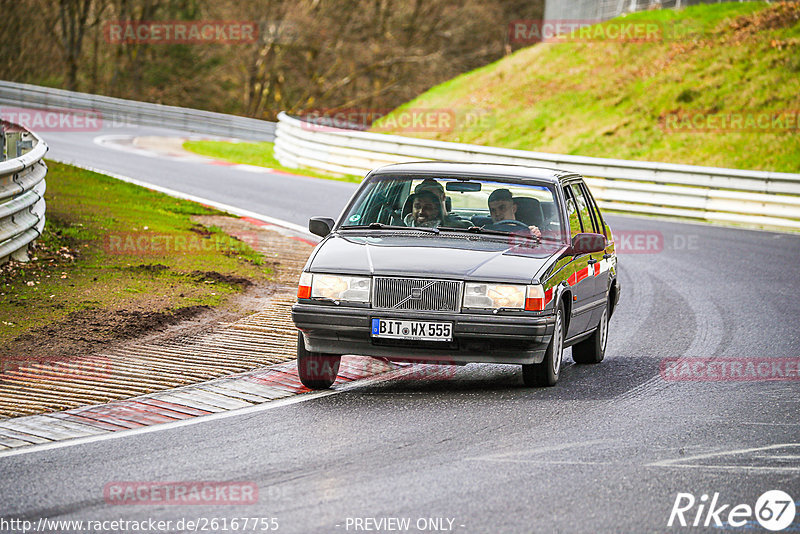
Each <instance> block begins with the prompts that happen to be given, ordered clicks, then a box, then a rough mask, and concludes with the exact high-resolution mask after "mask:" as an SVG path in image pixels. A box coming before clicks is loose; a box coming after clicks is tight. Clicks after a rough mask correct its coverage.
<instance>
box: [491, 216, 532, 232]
mask: <svg viewBox="0 0 800 534" xmlns="http://www.w3.org/2000/svg"><path fill="white" fill-rule="evenodd" d="M485 228H486V229H487V230H498V231H500V232H519V231H520V230H525V231H526V232H530V228H528V225H527V224H525V223H524V222H522V221H518V220H516V219H505V220H502V221H497V222H495V223H491V224H487V225H486V226H485Z"/></svg>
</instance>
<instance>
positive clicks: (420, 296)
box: [372, 277, 461, 312]
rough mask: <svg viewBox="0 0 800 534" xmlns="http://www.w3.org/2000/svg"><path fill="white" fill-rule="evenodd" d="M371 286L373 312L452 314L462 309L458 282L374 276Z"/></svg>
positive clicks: (459, 283)
mask: <svg viewBox="0 0 800 534" xmlns="http://www.w3.org/2000/svg"><path fill="white" fill-rule="evenodd" d="M374 283H375V290H374V293H373V296H372V306H373V307H374V308H376V309H383V310H419V311H448V312H455V311H458V310H459V309H460V307H461V282H454V281H451V280H427V279H424V278H377V277H376V278H375V279H374ZM414 290H416V291H414Z"/></svg>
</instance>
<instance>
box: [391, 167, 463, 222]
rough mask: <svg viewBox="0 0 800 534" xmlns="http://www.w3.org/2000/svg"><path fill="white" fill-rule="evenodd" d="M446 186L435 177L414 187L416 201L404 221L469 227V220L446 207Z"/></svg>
mask: <svg viewBox="0 0 800 534" xmlns="http://www.w3.org/2000/svg"><path fill="white" fill-rule="evenodd" d="M445 206H446V204H445V195H444V187H442V184H440V183H439V182H437V181H436V180H434V179H433V178H425V179H424V180H423V181H422V183H420V184H417V187H415V188H414V201H413V204H412V206H411V213H409V214H408V215H406V217H405V218H404V219H403V222H404V223H405V224H406V226H426V227H430V228H435V227H438V226H453V227H456V228H468V227H469V226H470V223H469V221H465V220H464V219H460V218H459V217H456V216H455V215H450V214H448V213H447V208H446V207H445Z"/></svg>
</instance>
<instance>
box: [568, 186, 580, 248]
mask: <svg viewBox="0 0 800 534" xmlns="http://www.w3.org/2000/svg"><path fill="white" fill-rule="evenodd" d="M564 200H565V202H564V204H565V206H566V207H567V218H568V219H569V233H570V236H574V235H575V234H579V233H581V232H582V231H583V228H582V227H581V219H580V216H579V215H578V208H577V207H576V204H575V197H574V195H573V194H572V189H571V188H570V187H569V186H566V187H564Z"/></svg>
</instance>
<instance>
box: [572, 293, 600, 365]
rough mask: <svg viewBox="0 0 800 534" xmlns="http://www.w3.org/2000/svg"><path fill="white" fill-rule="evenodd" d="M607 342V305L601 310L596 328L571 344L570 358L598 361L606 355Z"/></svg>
mask: <svg viewBox="0 0 800 534" xmlns="http://www.w3.org/2000/svg"><path fill="white" fill-rule="evenodd" d="M607 343H608V306H606V309H604V310H603V316H602V317H600V324H599V325H597V330H595V331H594V333H593V334H592V335H591V336H589V337H588V338H587V339H584V340H583V341H581V342H580V343H576V344H575V345H573V346H572V359H573V360H575V363H600V362H602V361H603V358H605V355H606V344H607Z"/></svg>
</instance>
